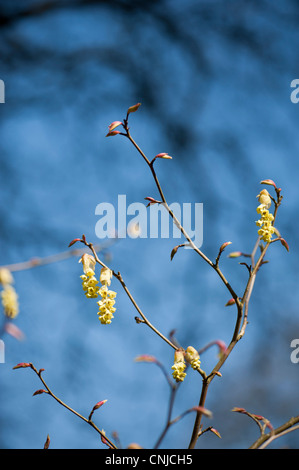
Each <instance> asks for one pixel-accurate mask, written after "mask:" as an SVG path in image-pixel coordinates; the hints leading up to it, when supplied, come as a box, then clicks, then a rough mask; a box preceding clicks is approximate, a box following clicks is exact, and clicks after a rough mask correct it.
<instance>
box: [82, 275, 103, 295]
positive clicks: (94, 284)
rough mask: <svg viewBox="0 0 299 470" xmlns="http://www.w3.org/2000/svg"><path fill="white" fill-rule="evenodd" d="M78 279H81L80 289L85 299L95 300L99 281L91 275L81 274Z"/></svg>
mask: <svg viewBox="0 0 299 470" xmlns="http://www.w3.org/2000/svg"><path fill="white" fill-rule="evenodd" d="M80 278H81V279H82V288H83V290H84V293H85V295H86V297H87V298H88V299H96V298H97V297H98V292H99V286H98V283H99V281H98V280H97V279H96V277H95V276H93V275H90V276H87V275H86V274H82V276H80Z"/></svg>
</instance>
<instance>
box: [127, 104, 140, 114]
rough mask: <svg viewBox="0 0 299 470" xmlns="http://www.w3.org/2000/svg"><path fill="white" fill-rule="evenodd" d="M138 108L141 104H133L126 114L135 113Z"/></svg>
mask: <svg viewBox="0 0 299 470" xmlns="http://www.w3.org/2000/svg"><path fill="white" fill-rule="evenodd" d="M139 106H141V103H137V104H135V105H134V106H130V107H129V109H128V111H127V114H130V113H135V111H137V109H138V108H139Z"/></svg>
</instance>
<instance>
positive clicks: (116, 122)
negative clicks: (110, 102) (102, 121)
mask: <svg viewBox="0 0 299 470" xmlns="http://www.w3.org/2000/svg"><path fill="white" fill-rule="evenodd" d="M121 125H122V122H121V121H114V122H112V123H111V124H110V126H108V129H109V132H111V131H113V130H114V129H115V128H116V127H118V126H121Z"/></svg>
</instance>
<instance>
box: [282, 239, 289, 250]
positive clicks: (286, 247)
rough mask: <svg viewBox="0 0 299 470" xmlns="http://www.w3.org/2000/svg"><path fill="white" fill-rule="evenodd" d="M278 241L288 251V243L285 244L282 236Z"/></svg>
mask: <svg viewBox="0 0 299 470" xmlns="http://www.w3.org/2000/svg"><path fill="white" fill-rule="evenodd" d="M280 243H281V244H282V246H284V247H285V249H286V250H287V251H289V245H288V244H287V242H286V241H285V239H284V238H280Z"/></svg>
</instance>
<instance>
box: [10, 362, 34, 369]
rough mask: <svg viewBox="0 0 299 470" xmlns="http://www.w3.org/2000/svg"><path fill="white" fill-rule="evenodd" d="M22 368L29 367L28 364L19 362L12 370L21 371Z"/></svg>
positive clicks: (29, 364)
mask: <svg viewBox="0 0 299 470" xmlns="http://www.w3.org/2000/svg"><path fill="white" fill-rule="evenodd" d="M22 367H31V363H30V362H20V363H19V364H17V365H16V366H14V367H13V369H21V368H22Z"/></svg>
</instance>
